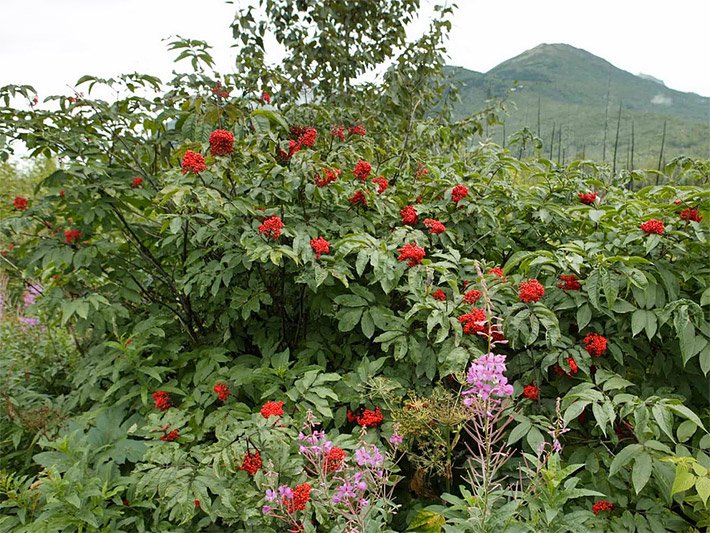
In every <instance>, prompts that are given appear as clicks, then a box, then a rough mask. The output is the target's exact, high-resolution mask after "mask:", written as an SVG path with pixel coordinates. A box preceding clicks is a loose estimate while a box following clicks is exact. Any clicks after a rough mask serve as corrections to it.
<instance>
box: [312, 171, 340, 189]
mask: <svg viewBox="0 0 710 533" xmlns="http://www.w3.org/2000/svg"><path fill="white" fill-rule="evenodd" d="M342 172H343V171H342V170H340V169H339V168H335V167H332V168H324V169H323V176H316V187H325V186H326V185H328V184H330V183H333V182H334V181H336V180H337V179H338V178H339V177H340V174H341V173H342Z"/></svg>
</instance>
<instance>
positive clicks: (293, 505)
mask: <svg viewBox="0 0 710 533" xmlns="http://www.w3.org/2000/svg"><path fill="white" fill-rule="evenodd" d="M310 499H311V485H310V484H309V483H302V484H300V485H297V486H296V488H295V489H293V498H291V499H288V498H286V497H284V499H283V503H284V505H285V506H286V510H287V511H288V512H289V513H295V512H296V511H303V510H305V508H306V504H307V503H308V502H309V501H310Z"/></svg>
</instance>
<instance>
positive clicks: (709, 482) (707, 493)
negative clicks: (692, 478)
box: [695, 476, 710, 507]
mask: <svg viewBox="0 0 710 533" xmlns="http://www.w3.org/2000/svg"><path fill="white" fill-rule="evenodd" d="M695 490H696V491H697V493H698V496H700V500H701V501H702V502H703V505H705V506H706V507H707V504H708V497H710V478H708V477H707V476H703V477H699V478H698V480H697V481H696V482H695Z"/></svg>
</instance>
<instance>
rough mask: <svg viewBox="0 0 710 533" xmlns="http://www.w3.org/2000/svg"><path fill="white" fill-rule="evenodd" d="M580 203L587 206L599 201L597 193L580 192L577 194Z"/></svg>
mask: <svg viewBox="0 0 710 533" xmlns="http://www.w3.org/2000/svg"><path fill="white" fill-rule="evenodd" d="M577 196H578V197H579V201H580V202H582V203H583V204H586V205H592V204H593V203H594V202H595V201H596V199H597V193H595V192H587V193H584V192H580V193H579V194H577Z"/></svg>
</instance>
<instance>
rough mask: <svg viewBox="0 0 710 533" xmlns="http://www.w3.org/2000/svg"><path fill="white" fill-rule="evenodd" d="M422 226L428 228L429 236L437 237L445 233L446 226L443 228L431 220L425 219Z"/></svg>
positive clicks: (437, 222) (440, 224)
mask: <svg viewBox="0 0 710 533" xmlns="http://www.w3.org/2000/svg"><path fill="white" fill-rule="evenodd" d="M424 225H425V226H426V227H427V228H429V233H431V234H435V235H438V234H440V233H444V232H445V231H446V226H444V225H443V224H442V223H441V222H439V221H438V220H434V219H433V218H425V219H424Z"/></svg>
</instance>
